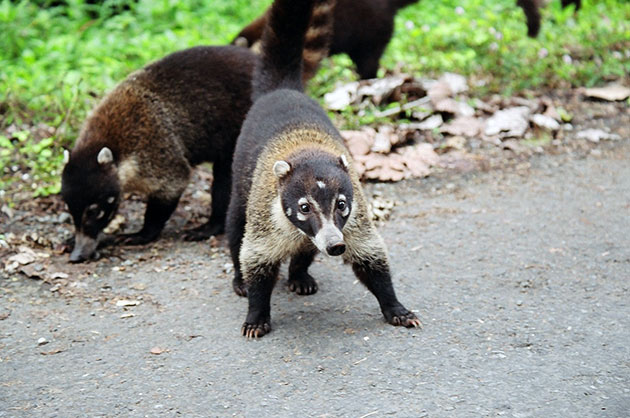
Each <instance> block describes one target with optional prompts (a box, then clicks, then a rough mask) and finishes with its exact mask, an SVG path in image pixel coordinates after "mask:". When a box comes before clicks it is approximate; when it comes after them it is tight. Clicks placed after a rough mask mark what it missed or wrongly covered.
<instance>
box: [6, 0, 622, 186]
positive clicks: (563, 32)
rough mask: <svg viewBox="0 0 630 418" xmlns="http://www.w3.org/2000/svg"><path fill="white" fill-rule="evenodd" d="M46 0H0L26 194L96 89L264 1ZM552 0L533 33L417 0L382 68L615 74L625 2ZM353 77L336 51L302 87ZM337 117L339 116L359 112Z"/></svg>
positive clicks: (14, 161) (480, 12)
mask: <svg viewBox="0 0 630 418" xmlns="http://www.w3.org/2000/svg"><path fill="white" fill-rule="evenodd" d="M50 3H51V2H46V1H25V0H22V1H9V0H0V32H1V33H2V36H1V37H0V68H2V71H0V116H1V119H0V147H1V150H0V176H1V178H0V193H2V190H8V189H9V187H10V185H11V184H13V183H15V178H16V173H20V175H19V176H18V177H20V178H21V180H22V182H25V183H27V184H31V185H32V187H33V191H34V193H35V194H38V195H45V194H49V193H55V192H57V191H58V189H59V181H58V178H59V173H60V168H61V166H62V153H63V148H64V147H66V148H68V147H70V146H71V144H72V142H73V141H74V139H75V138H76V135H77V133H78V130H79V129H80V126H81V123H82V120H83V119H84V118H85V116H86V115H87V112H88V111H89V110H90V109H91V108H92V107H93V106H94V105H95V104H96V103H97V101H98V99H99V98H100V97H102V96H103V95H104V94H105V93H106V92H107V91H109V90H110V89H111V88H112V87H113V86H114V85H115V84H116V83H117V82H119V81H120V80H122V79H123V78H124V77H125V76H127V75H128V74H129V73H130V72H132V71H133V70H135V69H137V68H140V67H142V66H144V65H145V64H147V63H148V62H151V61H153V60H156V59H159V58H161V57H162V56H164V55H166V54H168V53H170V52H173V51H176V50H179V49H183V48H186V47H190V46H194V45H201V44H215V45H220V44H226V43H228V42H229V41H230V40H231V39H232V37H233V36H234V35H235V34H236V33H237V32H238V31H239V29H240V28H241V27H242V26H243V25H245V24H246V23H248V22H249V21H250V20H251V19H253V18H254V17H256V16H258V15H259V14H260V13H261V12H262V11H263V10H264V9H265V8H266V7H267V5H268V4H269V3H270V1H269V0H214V1H211V2H210V1H202V0H188V1H176V0H157V1H149V0H139V1H137V2H133V1H125V0H106V1H104V2H102V3H103V4H101V5H93V4H88V3H86V2H85V1H83V0H67V1H66V2H56V3H62V5H61V6H56V7H52V6H50V5H49V4H50ZM559 3H560V2H559V0H554V1H552V3H551V4H550V5H549V7H548V8H547V9H545V10H544V11H543V26H542V30H541V34H540V36H539V38H538V39H529V38H527V37H526V26H525V18H524V16H523V13H522V11H521V9H519V8H517V7H516V6H515V0H500V1H497V0H421V1H420V2H419V3H418V4H415V5H413V6H410V7H408V8H406V9H404V10H403V11H402V12H401V13H400V14H399V16H398V17H397V20H396V32H395V36H394V39H392V42H391V43H390V45H389V47H388V49H387V51H386V53H385V55H384V57H383V59H382V61H381V64H382V67H383V68H389V69H393V68H396V67H398V68H401V69H402V70H403V71H406V72H411V73H414V74H417V75H426V76H431V75H435V74H438V73H441V72H444V71H453V72H457V73H460V74H464V75H467V76H469V77H471V79H472V80H473V81H474V83H475V84H476V85H477V86H478V88H479V91H480V94H483V93H486V92H500V93H502V94H513V93H515V92H521V91H524V90H526V89H540V88H549V87H552V88H553V87H559V86H580V85H594V84H598V83H602V82H604V81H606V80H610V79H616V78H621V77H625V76H627V74H628V73H630V3H629V2H627V1H625V0H585V1H583V9H582V10H581V11H580V13H579V14H578V15H577V16H574V14H573V9H572V8H568V9H565V10H562V9H561V8H560V4H559ZM124 5H126V7H122V6H124ZM383 71H384V69H381V72H383ZM355 77H356V76H355V75H354V73H353V71H352V69H351V62H350V60H349V59H348V58H347V57H345V56H337V57H334V58H333V59H331V60H329V61H328V62H326V63H325V64H324V66H323V69H322V71H320V73H319V74H318V75H317V77H316V78H315V79H314V81H313V83H311V87H310V92H311V93H312V94H313V95H314V96H316V97H321V96H322V95H323V94H324V93H325V92H327V91H330V90H331V89H332V88H333V86H334V84H335V83H337V82H339V81H347V80H349V79H353V78H355ZM348 118H349V119H348V120H347V121H346V122H345V123H347V124H348V125H349V126H350V125H356V124H357V123H359V122H364V121H363V120H361V121H357V120H354V119H352V116H351V113H348ZM42 126H44V127H52V129H43V128H41V127H42ZM38 127H39V128H38ZM40 128H41V129H40ZM24 174H27V176H26V177H25V176H24Z"/></svg>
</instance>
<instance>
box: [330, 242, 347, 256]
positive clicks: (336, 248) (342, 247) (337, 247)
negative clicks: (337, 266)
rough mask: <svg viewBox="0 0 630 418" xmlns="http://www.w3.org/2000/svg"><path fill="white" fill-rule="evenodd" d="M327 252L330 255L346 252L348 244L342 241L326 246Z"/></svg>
mask: <svg viewBox="0 0 630 418" xmlns="http://www.w3.org/2000/svg"><path fill="white" fill-rule="evenodd" d="M326 252H327V253H328V255H341V254H343V253H344V252H346V244H344V243H343V242H340V243H337V244H334V245H329V246H328V247H326Z"/></svg>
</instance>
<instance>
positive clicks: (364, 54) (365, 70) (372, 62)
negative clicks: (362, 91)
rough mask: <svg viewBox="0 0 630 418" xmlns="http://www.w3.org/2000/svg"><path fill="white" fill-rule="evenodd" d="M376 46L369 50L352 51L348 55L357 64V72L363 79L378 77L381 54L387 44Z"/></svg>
mask: <svg viewBox="0 0 630 418" xmlns="http://www.w3.org/2000/svg"><path fill="white" fill-rule="evenodd" d="M386 45H387V44H385V45H383V46H375V47H373V48H372V49H370V50H369V51H366V50H361V51H359V52H354V51H353V52H350V53H349V54H348V55H349V56H350V58H351V59H352V61H353V62H354V63H355V65H356V66H357V73H359V77H361V79H362V80H366V79H369V78H376V73H377V71H378V66H379V62H380V60H381V55H383V51H384V50H385V46H386Z"/></svg>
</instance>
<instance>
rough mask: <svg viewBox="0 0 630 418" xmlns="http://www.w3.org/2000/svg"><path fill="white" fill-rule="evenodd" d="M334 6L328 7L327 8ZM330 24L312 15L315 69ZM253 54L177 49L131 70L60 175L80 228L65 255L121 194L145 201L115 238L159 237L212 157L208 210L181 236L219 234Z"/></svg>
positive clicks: (74, 257)
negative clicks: (197, 170)
mask: <svg viewBox="0 0 630 418" xmlns="http://www.w3.org/2000/svg"><path fill="white" fill-rule="evenodd" d="M329 12H331V11H329ZM322 24H329V22H326V21H324V22H321V21H313V22H311V25H312V26H311V27H310V30H309V32H308V33H309V34H308V42H307V43H306V45H305V47H304V50H303V51H301V53H303V54H304V63H305V68H307V69H309V71H310V72H311V73H314V69H315V68H317V66H318V64H319V61H321V59H322V58H323V57H325V56H326V55H327V51H326V50H323V49H321V48H326V47H327V43H326V42H321V41H319V38H320V37H323V36H327V34H328V33H329V32H330V30H331V29H330V27H329V28H326V27H323V26H322ZM259 59H260V58H259V57H258V55H256V54H254V53H252V52H250V51H248V50H246V49H243V48H238V47H234V46H223V47H210V46H204V47H195V48H190V49H186V50H183V51H179V52H175V53H173V54H170V55H168V56H166V57H165V58H163V59H161V60H159V61H157V62H154V63H152V64H150V65H148V66H146V67H145V68H143V69H141V70H139V71H136V72H134V73H132V74H131V75H130V76H129V77H128V78H127V79H126V80H124V81H123V82H122V83H120V84H119V85H118V86H117V87H115V88H114V90H113V91H112V92H110V93H109V94H108V95H107V96H106V97H105V98H104V99H103V100H102V101H101V103H100V104H99V105H98V106H97V107H96V108H95V109H94V110H93V112H92V113H91V115H90V116H89V117H88V118H87V120H86V122H85V123H84V126H83V127H82V130H81V132H80V134H79V138H78V140H77V142H76V145H75V146H74V149H73V150H72V152H71V153H70V157H69V161H68V163H67V164H66V166H65V168H64V170H63V174H62V188H61V194H62V196H63V199H64V200H65V202H66V204H67V205H68V208H69V211H70V213H71V215H72V217H73V220H74V225H75V229H76V234H75V239H74V249H73V251H72V253H71V255H70V261H71V262H80V261H84V260H87V259H89V258H91V257H93V256H94V254H95V252H96V248H97V246H98V245H99V235H101V232H102V230H103V228H105V227H106V226H107V224H108V223H109V221H110V220H111V219H112V217H113V216H114V214H115V213H116V210H117V208H118V205H119V203H120V200H121V197H122V193H123V192H136V193H139V194H141V195H143V196H145V197H146V198H147V206H146V212H145V215H144V225H143V227H142V229H141V230H140V231H139V232H137V233H134V234H127V235H119V236H117V237H115V239H114V241H115V242H119V243H124V244H144V243H147V242H150V241H152V240H154V239H156V238H157V237H158V236H159V234H160V232H161V231H162V229H163V227H164V224H165V223H166V221H167V220H168V219H169V217H170V216H171V214H172V213H173V211H174V210H175V207H176V206H177V203H178V201H179V198H180V196H181V194H182V192H183V191H184V189H185V187H186V185H187V183H188V179H189V176H190V173H191V171H192V169H193V167H194V166H196V165H198V164H200V163H202V162H205V161H210V162H213V176H214V180H213V184H212V208H211V210H212V212H211V215H210V218H209V220H208V222H207V223H206V224H204V225H202V226H201V227H199V228H197V229H194V230H191V231H188V232H187V233H186V235H185V238H186V239H189V240H199V239H205V238H207V237H209V236H210V235H215V234H220V233H222V232H223V231H224V225H225V214H226V211H227V206H228V203H229V194H230V188H231V165H232V154H233V152H234V146H235V143H236V138H237V137H238V134H239V131H240V128H241V124H242V122H243V120H244V118H245V114H246V113H247V111H248V109H249V107H250V106H251V82H252V73H253V69H254V66H255V64H256V62H257V61H258V60H259Z"/></svg>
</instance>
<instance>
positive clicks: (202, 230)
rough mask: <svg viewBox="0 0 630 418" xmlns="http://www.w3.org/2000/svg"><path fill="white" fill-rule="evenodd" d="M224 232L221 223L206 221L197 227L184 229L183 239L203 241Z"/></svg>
mask: <svg viewBox="0 0 630 418" xmlns="http://www.w3.org/2000/svg"><path fill="white" fill-rule="evenodd" d="M224 232H225V228H224V226H223V223H220V224H216V223H214V222H213V223H210V222H207V223H205V224H203V225H201V226H198V227H197V228H193V229H189V230H187V231H184V241H204V240H207V239H208V238H210V237H211V236H213V235H221V234H222V233H224Z"/></svg>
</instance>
